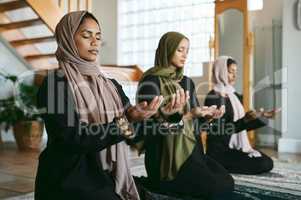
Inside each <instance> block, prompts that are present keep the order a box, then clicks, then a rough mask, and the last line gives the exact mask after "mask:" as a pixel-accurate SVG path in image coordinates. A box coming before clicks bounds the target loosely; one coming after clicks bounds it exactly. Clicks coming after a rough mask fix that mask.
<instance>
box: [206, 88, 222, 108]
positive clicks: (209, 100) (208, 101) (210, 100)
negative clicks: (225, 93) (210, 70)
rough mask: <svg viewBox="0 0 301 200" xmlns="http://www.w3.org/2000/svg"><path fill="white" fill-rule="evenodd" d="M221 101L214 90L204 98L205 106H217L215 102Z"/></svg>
mask: <svg viewBox="0 0 301 200" xmlns="http://www.w3.org/2000/svg"><path fill="white" fill-rule="evenodd" d="M220 99H221V96H220V95H219V93H217V92H216V91H214V90H210V91H209V92H208V94H207V96H206V98H205V105H207V106H208V105H213V104H217V102H219V101H220Z"/></svg>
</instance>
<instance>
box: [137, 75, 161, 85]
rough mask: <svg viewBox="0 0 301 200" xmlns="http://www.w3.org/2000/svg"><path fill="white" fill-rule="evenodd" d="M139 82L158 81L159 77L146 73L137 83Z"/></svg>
mask: <svg viewBox="0 0 301 200" xmlns="http://www.w3.org/2000/svg"><path fill="white" fill-rule="evenodd" d="M141 82H154V83H160V80H159V77H158V76H155V75H147V76H145V77H143V78H142V79H141V80H140V81H139V83H141Z"/></svg>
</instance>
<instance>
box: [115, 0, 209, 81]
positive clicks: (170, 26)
mask: <svg viewBox="0 0 301 200" xmlns="http://www.w3.org/2000/svg"><path fill="white" fill-rule="evenodd" d="M168 31H178V32H181V33H183V34H184V35H186V36H187V37H188V38H189V40H190V52H189V57H188V61H187V63H186V66H185V74H186V75H188V76H201V75H202V62H206V61H209V46H208V45H209V39H210V36H212V37H213V31H214V0H185V1H183V0H168V1H161V0H118V64H120V65H132V64H138V65H139V66H141V67H142V68H143V70H147V69H148V68H150V67H152V66H153V63H154V59H155V51H156V48H157V45H158V42H159V39H160V37H161V36H162V35H163V34H164V33H166V32H168Z"/></svg>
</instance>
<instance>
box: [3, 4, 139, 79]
mask: <svg viewBox="0 0 301 200" xmlns="http://www.w3.org/2000/svg"><path fill="white" fill-rule="evenodd" d="M91 9H92V0H0V35H1V36H2V37H3V38H4V39H5V40H6V41H7V42H8V43H9V44H10V45H11V48H14V49H15V50H16V52H17V54H18V55H19V56H20V57H21V58H23V59H24V60H25V62H27V63H28V64H29V65H30V66H32V69H34V70H37V71H39V73H38V74H39V75H42V76H37V77H36V79H37V80H36V81H35V82H36V83H37V84H39V83H41V81H42V79H43V77H44V75H45V74H46V72H47V70H49V69H55V68H57V67H58V63H57V60H56V58H55V54H54V53H55V50H56V48H57V45H56V42H55V38H54V31H55V27H56V25H57V23H58V22H59V20H60V19H61V18H62V17H63V15H64V14H65V13H68V12H71V11H76V10H88V11H91ZM102 70H103V71H105V72H106V74H107V75H108V76H109V77H112V78H115V79H117V80H119V81H130V82H132V81H138V80H139V79H140V77H141V76H142V70H141V69H140V68H139V67H138V66H136V65H130V66H117V65H114V64H113V65H105V66H103V67H102Z"/></svg>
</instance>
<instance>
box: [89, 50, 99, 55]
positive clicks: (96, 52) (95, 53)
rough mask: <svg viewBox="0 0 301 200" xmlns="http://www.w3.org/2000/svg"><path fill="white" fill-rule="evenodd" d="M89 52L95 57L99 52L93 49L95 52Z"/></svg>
mask: <svg viewBox="0 0 301 200" xmlns="http://www.w3.org/2000/svg"><path fill="white" fill-rule="evenodd" d="M88 52H89V53H91V54H93V55H96V56H97V55H98V50H95V49H93V50H88Z"/></svg>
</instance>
